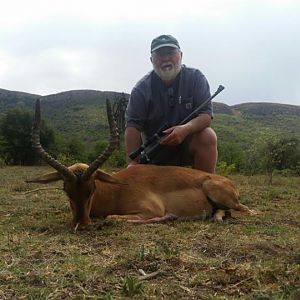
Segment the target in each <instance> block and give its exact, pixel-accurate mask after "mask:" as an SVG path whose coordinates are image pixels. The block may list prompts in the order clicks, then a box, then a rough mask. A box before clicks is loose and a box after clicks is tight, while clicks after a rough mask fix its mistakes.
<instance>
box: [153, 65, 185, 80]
mask: <svg viewBox="0 0 300 300" xmlns="http://www.w3.org/2000/svg"><path fill="white" fill-rule="evenodd" d="M169 65H172V67H167V68H156V67H155V66H154V68H153V69H154V72H155V73H156V74H157V75H158V76H159V77H160V79H161V80H162V81H163V82H170V81H173V80H174V79H175V78H176V76H177V75H178V73H179V72H180V69H181V65H180V64H178V65H174V64H169Z"/></svg>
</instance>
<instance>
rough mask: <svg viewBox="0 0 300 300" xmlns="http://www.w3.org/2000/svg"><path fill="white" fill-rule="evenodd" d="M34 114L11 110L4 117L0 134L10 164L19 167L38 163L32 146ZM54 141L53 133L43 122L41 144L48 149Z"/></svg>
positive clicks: (19, 109) (18, 109)
mask: <svg viewBox="0 0 300 300" xmlns="http://www.w3.org/2000/svg"><path fill="white" fill-rule="evenodd" d="M32 120H33V117H32V114H31V113H30V112H28V111H27V110H25V109H22V108H15V109H12V110H9V111H8V112H7V113H6V114H5V115H4V117H3V119H2V121H1V125H0V132H1V135H2V137H3V141H2V145H4V146H2V147H3V148H4V149H2V151H3V152H4V155H5V157H6V159H7V160H8V162H10V163H13V164H18V165H24V164H32V163H35V162H36V161H37V156H36V155H35V153H34V151H33V149H32V145H31V127H32ZM53 141H54V134H53V131H52V130H51V129H50V128H49V127H47V126H46V125H45V123H44V122H42V126H41V143H42V144H43V146H44V147H45V148H47V147H48V146H49V145H50V144H51V143H52V142H53Z"/></svg>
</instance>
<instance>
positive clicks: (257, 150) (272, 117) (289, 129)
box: [0, 89, 300, 181]
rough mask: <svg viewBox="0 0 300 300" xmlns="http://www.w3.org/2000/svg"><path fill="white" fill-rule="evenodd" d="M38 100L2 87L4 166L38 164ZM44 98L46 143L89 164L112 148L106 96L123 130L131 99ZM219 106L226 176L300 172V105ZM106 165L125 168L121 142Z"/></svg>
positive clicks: (63, 157)
mask: <svg viewBox="0 0 300 300" xmlns="http://www.w3.org/2000/svg"><path fill="white" fill-rule="evenodd" d="M38 97H39V96H38V95H30V94H25V93H19V92H10V91H5V90H1V89H0V108H1V115H0V126H1V130H0V162H1V165H3V164H30V163H35V162H36V157H35V156H34V153H33V151H32V149H31V146H30V128H31V120H30V119H32V113H33V107H34V101H35V100H36V99H37V98H38ZM40 98H41V99H42V102H41V103H42V119H43V120H44V121H45V123H44V125H43V126H44V128H43V130H42V134H41V142H42V145H43V146H44V147H45V149H47V150H48V151H49V152H50V153H51V154H52V155H53V156H54V157H55V158H58V159H59V160H60V161H62V162H64V163H65V164H67V165H69V164H72V163H74V162H76V161H82V162H86V163H89V162H91V161H93V160H94V159H95V158H96V157H97V156H98V155H99V154H100V153H101V151H102V150H103V149H104V148H105V146H106V145H107V142H108V138H109V137H108V131H109V130H108V124H107V120H106V116H105V114H106V113H105V99H106V98H109V99H110V100H111V101H112V102H114V105H113V107H114V112H115V117H116V119H117V121H118V124H119V126H121V127H123V126H124V118H122V116H124V108H125V105H126V101H127V99H128V95H125V94H120V93H114V92H100V91H91V90H82V91H69V92H64V93H59V94H55V95H49V96H45V97H40ZM16 107H17V108H16ZM214 107H215V118H214V120H213V125H212V126H213V128H214V129H215V131H216V132H217V135H218V151H219V166H218V167H219V170H220V171H221V172H224V174H230V173H233V172H240V173H241V172H242V173H244V174H259V173H264V174H268V175H269V180H270V181H272V176H273V173H274V172H278V171H279V172H281V173H282V174H285V175H288V174H291V175H299V174H300V107H299V106H292V105H281V104H272V103H245V104H240V105H235V106H232V107H230V106H228V105H225V104H222V103H214ZM1 116H2V117H1ZM122 140H123V132H122V130H121V141H122ZM107 164H108V166H112V167H122V166H124V165H125V164H126V162H125V155H124V147H123V146H122V144H121V147H120V149H119V150H118V151H116V152H115V153H114V154H113V155H112V156H111V157H110V159H109V161H108V162H107Z"/></svg>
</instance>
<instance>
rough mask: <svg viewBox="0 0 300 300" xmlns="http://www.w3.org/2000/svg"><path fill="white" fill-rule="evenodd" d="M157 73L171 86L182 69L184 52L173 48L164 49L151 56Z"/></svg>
mask: <svg viewBox="0 0 300 300" xmlns="http://www.w3.org/2000/svg"><path fill="white" fill-rule="evenodd" d="M150 59H151V62H152V65H153V69H154V71H155V73H156V74H157V75H158V76H159V77H160V78H161V80H162V81H163V82H164V83H166V84H171V83H172V82H173V81H174V79H175V78H176V76H177V75H178V73H179V72H180V68H181V59H182V52H181V51H180V50H179V49H176V48H172V47H163V48H160V49H158V50H156V51H154V52H153V53H152V54H151V58H150Z"/></svg>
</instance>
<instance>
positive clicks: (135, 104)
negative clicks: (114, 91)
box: [125, 88, 147, 131]
mask: <svg viewBox="0 0 300 300" xmlns="http://www.w3.org/2000/svg"><path fill="white" fill-rule="evenodd" d="M146 116H147V114H146V105H145V96H144V95H143V93H142V92H141V91H140V90H139V89H137V88H133V90H132V92H131V94H130V98H129V101H128V105H127V108H126V111H125V121H126V127H134V128H136V129H138V130H139V131H143V130H144V128H145V123H146Z"/></svg>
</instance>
